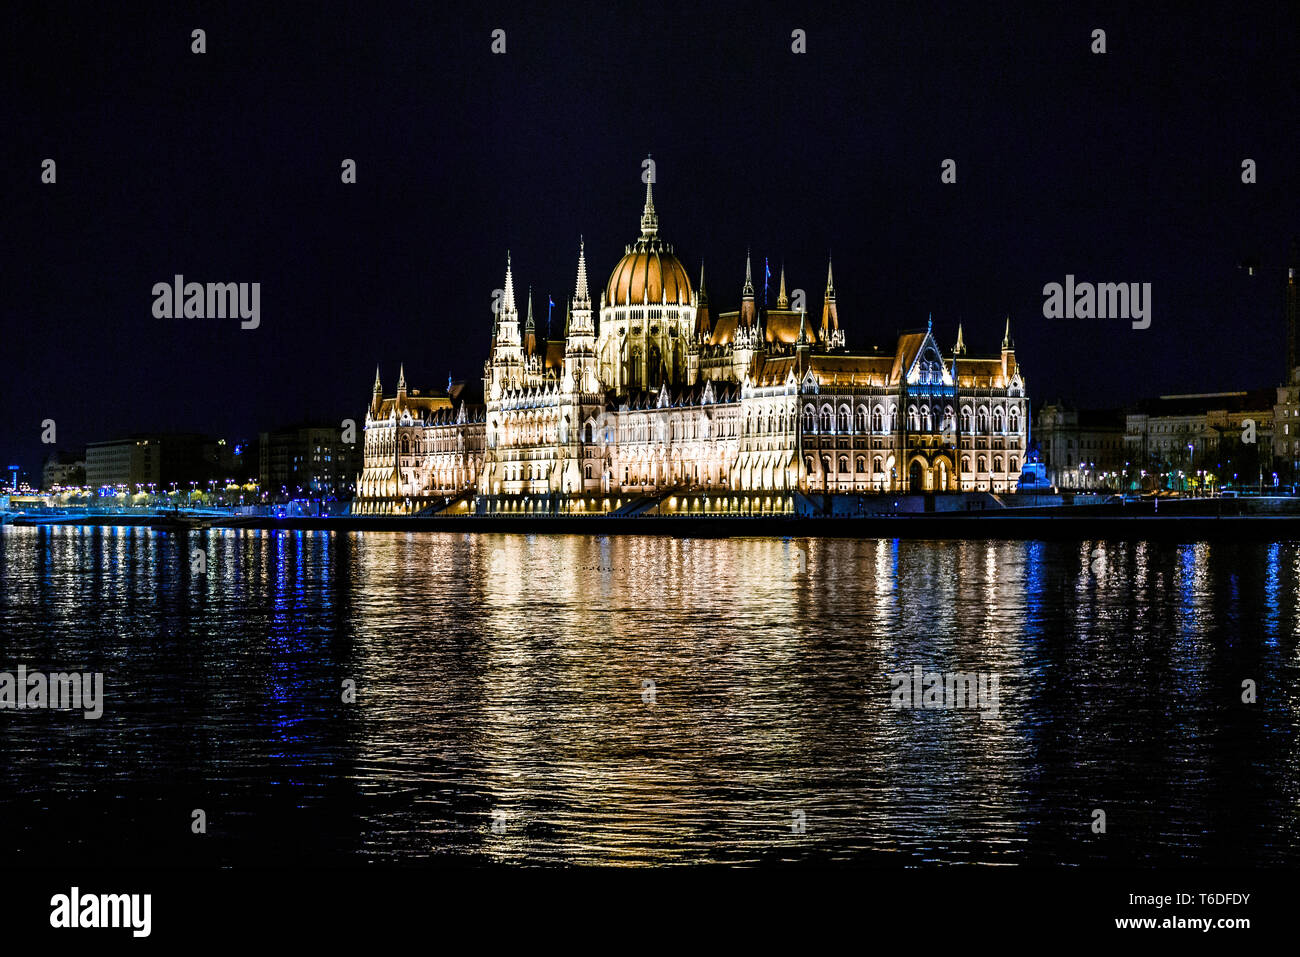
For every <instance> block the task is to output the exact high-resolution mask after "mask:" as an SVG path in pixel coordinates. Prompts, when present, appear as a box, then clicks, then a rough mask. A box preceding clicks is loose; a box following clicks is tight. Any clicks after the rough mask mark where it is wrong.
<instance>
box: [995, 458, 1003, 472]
mask: <svg viewBox="0 0 1300 957" xmlns="http://www.w3.org/2000/svg"><path fill="white" fill-rule="evenodd" d="M993 471H995V472H1001V471H1002V456H1000V455H997V456H994V458H993Z"/></svg>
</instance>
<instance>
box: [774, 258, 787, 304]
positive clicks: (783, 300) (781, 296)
mask: <svg viewBox="0 0 1300 957" xmlns="http://www.w3.org/2000/svg"><path fill="white" fill-rule="evenodd" d="M776 308H778V309H789V308H790V297H789V296H787V295H786V294H785V263H781V289H780V291H779V292H777V294H776Z"/></svg>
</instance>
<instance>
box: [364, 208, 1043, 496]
mask: <svg viewBox="0 0 1300 957" xmlns="http://www.w3.org/2000/svg"><path fill="white" fill-rule="evenodd" d="M798 298H801V297H798ZM528 299H529V301H528V304H527V311H526V319H525V321H524V323H523V327H522V329H521V323H520V314H519V311H518V308H517V306H516V301H515V283H514V274H513V269H512V265H511V263H510V258H509V256H508V255H507V259H506V274H505V282H504V289H503V295H502V297H501V298H500V301H499V304H498V309H497V311H496V315H495V317H494V320H493V327H492V344H491V352H490V356H489V358H488V360H487V362H486V363H485V365H484V370H483V384H484V395H485V405H486V410H485V416H486V423H485V425H484V423H483V422H481V421H480V419H479V418H478V415H477V414H476V412H475V411H474V410H473V409H472V408H469V407H467V406H466V404H464V403H461V404H460V405H459V406H458V407H456V408H454V409H453V408H452V403H451V400H450V399H449V398H448V397H442V396H425V397H416V396H415V395H414V394H412V393H408V392H407V391H406V383H405V376H404V375H403V376H402V377H401V378H400V380H399V383H398V390H397V395H396V396H395V397H394V398H392V399H387V398H385V397H384V396H383V393H382V389H381V386H380V383H379V379H378V376H376V381H375V387H374V393H373V396H372V400H371V403H370V408H369V410H368V412H367V416H366V426H365V427H366V442H365V469H364V472H363V475H362V478H361V482H360V485H359V488H358V499H359V501H358V503H357V508H356V510H358V511H378V512H384V511H399V512H401V511H411V510H418V509H419V508H422V507H425V504H426V503H432V502H434V501H436V499H437V497H438V496H446V495H449V494H453V495H454V494H467V495H468V494H469V493H471V492H472V493H473V494H474V497H475V508H476V509H477V510H478V511H485V512H496V511H512V512H513V511H531V510H554V509H561V510H570V509H573V510H578V509H583V510H585V509H595V510H605V511H617V510H618V509H619V508H620V507H622V505H624V504H627V503H632V502H634V501H636V500H644V499H646V498H647V497H655V496H666V495H670V494H671V495H674V496H676V495H681V496H684V497H686V499H687V500H688V501H690V502H691V503H693V504H694V505H695V507H699V508H704V509H707V510H710V511H745V512H752V511H756V510H761V511H775V512H789V511H792V510H793V509H794V506H795V500H794V496H795V494H796V493H804V494H807V493H818V494H821V493H836V492H839V493H848V492H858V493H865V492H908V491H910V492H938V491H942V492H956V491H963V490H971V491H978V490H983V491H991V492H1000V491H1010V490H1012V489H1014V487H1015V484H1016V481H1017V479H1018V478H1019V475H1020V468H1021V465H1022V463H1023V461H1024V457H1025V451H1026V448H1027V445H1028V441H1029V426H1030V423H1029V410H1028V400H1027V398H1026V393H1025V379H1024V375H1023V372H1022V370H1021V368H1020V365H1019V363H1018V362H1017V359H1016V353H1015V347H1014V346H1013V345H1012V342H1011V329H1010V320H1008V322H1007V329H1006V333H1005V335H1004V336H1003V340H1002V347H1001V350H1000V352H999V353H996V354H993V355H986V356H972V355H968V354H967V350H966V345H965V342H964V339H963V336H962V331H961V328H960V326H959V327H958V329H957V335H956V343H955V345H954V346H953V347H952V348H951V349H943V348H941V347H940V345H939V343H938V341H937V340H936V338H935V336H934V334H933V331H932V329H931V328H930V326H929V325H928V324H927V326H926V327H925V328H924V329H919V330H916V331H908V332H904V333H902V334H900V335H899V337H898V339H897V342H896V344H895V346H894V347H893V348H891V349H888V350H867V351H861V352H856V353H855V352H851V351H849V349H848V347H847V345H846V338H845V331H844V328H843V327H842V325H841V322H840V316H839V312H838V302H837V297H836V290H835V284H834V280H833V276H832V273H831V269H830V266H829V264H828V266H827V275H826V290H825V295H824V297H823V303H822V309H821V318H820V322H817V321H815V320H813V321H810V320H809V317H808V316H807V314H806V310H805V308H804V307H803V304H802V302H801V301H799V302H794V303H792V302H791V299H790V297H789V296H788V295H787V292H786V283H785V272H784V269H782V270H781V273H780V285H779V291H778V292H777V295H776V304H775V307H774V308H768V306H767V302H766V299H767V297H766V295H764V296H763V300H762V302H760V301H759V299H758V296H757V294H756V290H755V287H754V281H753V270H752V263H751V261H750V260H749V259H748V258H747V259H746V268H745V283H744V287H743V289H742V291H741V302H740V308H739V309H738V310H737V311H734V312H726V313H721V314H718V315H717V316H716V321H715V319H714V317H713V316H712V314H711V312H710V309H709V301H708V296H707V294H706V292H705V290H704V277H703V267H702V266H701V270H700V288H699V289H698V290H697V289H693V288H692V284H691V281H690V279H689V277H688V275H687V271H686V268H685V267H684V266H683V265H682V263H681V261H680V260H679V259H678V258H677V256H676V255H675V254H674V251H673V249H672V247H671V246H670V245H668V244H666V243H664V242H663V240H662V239H660V237H659V217H658V214H657V212H656V210H655V205H654V197H653V191H652V186H651V185H650V184H647V185H646V196H645V206H644V209H643V211H642V214H641V235H640V238H639V239H638V240H637V241H636V242H635V243H633V244H630V245H628V247H627V248H626V251H625V254H624V256H623V258H622V259H621V260H619V262H618V264H617V265H615V267H614V269H613V271H612V272H611V273H610V276H609V281H608V282H607V283H606V285H605V287H604V289H603V291H601V293H600V296H599V300H598V303H597V304H596V306H597V308H596V309H594V308H593V301H592V297H591V294H590V291H589V287H588V282H587V262H586V255H585V250H584V249H583V248H582V246H581V245H580V246H579V253H578V266H577V281H576V288H575V291H574V295H573V298H572V300H571V301H570V306H569V308H568V310H567V313H568V316H567V320H566V322H565V326H564V337H563V338H562V339H559V340H556V341H550V342H548V341H545V340H543V339H541V338H539V336H538V333H537V329H536V325H535V322H534V319H533V310H532V296H531V294H530V295H529V297H528ZM597 309H598V315H599V325H597V323H596V322H595V319H596V317H597ZM430 428H433V429H434V430H435V431H433V432H431V431H430ZM439 429H441V430H444V431H443V432H438V431H436V430H439ZM480 431H482V432H483V433H484V434H485V442H484V449H483V453H482V462H481V467H479V466H477V465H476V464H475V461H476V449H477V445H478V441H479V439H478V436H479V434H480ZM431 442H433V443H434V444H433V445H431V444H430V443H431ZM438 443H441V445H438ZM437 448H443V449H444V451H443V452H442V453H438V452H437V451H436V449H437ZM440 454H441V456H442V457H441V458H440V457H439V455H440Z"/></svg>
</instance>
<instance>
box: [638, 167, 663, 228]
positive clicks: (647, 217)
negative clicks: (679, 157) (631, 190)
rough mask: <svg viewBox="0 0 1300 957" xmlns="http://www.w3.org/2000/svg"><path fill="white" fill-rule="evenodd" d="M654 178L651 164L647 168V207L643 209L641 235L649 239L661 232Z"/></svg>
mask: <svg viewBox="0 0 1300 957" xmlns="http://www.w3.org/2000/svg"><path fill="white" fill-rule="evenodd" d="M648 158H649V157H647V159H648ZM654 178H655V175H654V166H653V165H651V167H650V168H649V169H648V170H646V181H645V209H643V210H642V211H641V235H642V236H643V237H645V238H647V239H648V238H650V237H651V236H653V235H655V234H656V233H658V232H659V214H658V213H656V212H655V194H654Z"/></svg>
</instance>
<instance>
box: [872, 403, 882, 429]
mask: <svg viewBox="0 0 1300 957" xmlns="http://www.w3.org/2000/svg"><path fill="white" fill-rule="evenodd" d="M871 430H872V431H873V432H883V431H885V416H884V413H883V412H881V410H880V406H876V411H874V412H872V413H871Z"/></svg>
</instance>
